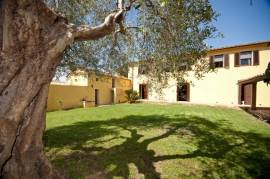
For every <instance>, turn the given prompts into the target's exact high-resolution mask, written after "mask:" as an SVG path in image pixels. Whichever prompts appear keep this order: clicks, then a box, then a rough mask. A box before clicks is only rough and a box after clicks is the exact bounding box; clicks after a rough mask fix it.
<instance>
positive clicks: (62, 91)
mask: <svg viewBox="0 0 270 179" xmlns="http://www.w3.org/2000/svg"><path fill="white" fill-rule="evenodd" d="M83 98H86V99H87V100H88V99H92V94H91V93H90V92H89V91H88V87H82V86H67V85H55V84H51V85H50V89H49V96H48V101H47V110H48V111H53V110H60V109H69V108H76V107H82V102H81V101H82V99H83ZM88 105H91V104H88ZM92 105H93V104H92Z"/></svg>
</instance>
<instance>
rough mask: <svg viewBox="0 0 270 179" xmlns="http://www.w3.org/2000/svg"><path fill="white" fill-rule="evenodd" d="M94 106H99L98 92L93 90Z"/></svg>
mask: <svg viewBox="0 0 270 179" xmlns="http://www.w3.org/2000/svg"><path fill="white" fill-rule="evenodd" d="M95 105H96V106H98V105H99V90H98V89H95Z"/></svg>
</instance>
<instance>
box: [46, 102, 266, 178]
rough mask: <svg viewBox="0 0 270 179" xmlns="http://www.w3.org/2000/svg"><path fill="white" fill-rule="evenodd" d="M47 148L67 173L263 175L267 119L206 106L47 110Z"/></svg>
mask: <svg viewBox="0 0 270 179" xmlns="http://www.w3.org/2000/svg"><path fill="white" fill-rule="evenodd" d="M47 118H48V122H47V124H48V129H47V131H46V134H45V138H44V141H45V146H46V153H47V155H48V156H49V158H50V159H51V161H52V162H53V164H54V165H55V166H56V167H57V168H59V169H60V170H62V171H63V172H64V173H65V175H66V176H67V177H69V178H114V177H119V178H151V179H152V178H190V177H193V178H201V177H207V178H270V126H269V125H267V124H264V123H262V122H260V121H257V120H256V119H255V118H253V117H251V116H249V115H247V114H246V113H244V112H242V111H237V110H232V109H226V108H214V107H206V106H184V105H166V106H164V105H163V106H160V105H149V104H136V105H116V106H110V107H103V108H94V109H76V110H70V111H60V112H52V113H48V117H47Z"/></svg>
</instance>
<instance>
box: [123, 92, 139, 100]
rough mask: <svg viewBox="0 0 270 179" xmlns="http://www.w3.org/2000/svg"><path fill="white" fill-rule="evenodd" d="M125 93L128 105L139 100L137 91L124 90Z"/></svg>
mask: <svg viewBox="0 0 270 179" xmlns="http://www.w3.org/2000/svg"><path fill="white" fill-rule="evenodd" d="M125 92H126V95H127V99H128V101H129V103H135V102H136V101H137V100H138V99H139V94H138V92H137V91H134V90H132V89H130V90H126V91H125Z"/></svg>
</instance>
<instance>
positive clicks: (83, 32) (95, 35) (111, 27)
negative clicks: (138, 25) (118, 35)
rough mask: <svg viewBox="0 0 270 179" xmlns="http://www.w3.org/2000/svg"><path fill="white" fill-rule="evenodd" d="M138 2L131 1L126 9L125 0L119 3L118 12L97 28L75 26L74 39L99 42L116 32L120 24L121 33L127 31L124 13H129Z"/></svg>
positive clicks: (120, 0) (109, 16)
mask: <svg viewBox="0 0 270 179" xmlns="http://www.w3.org/2000/svg"><path fill="white" fill-rule="evenodd" d="M135 1H136V0H130V1H129V5H128V6H127V7H125V1H124V0H118V1H117V7H118V11H117V12H113V13H111V14H110V15H108V16H107V17H106V18H105V21H104V22H103V23H102V24H101V25H99V26H96V27H90V26H86V25H82V26H78V27H76V26H73V33H72V34H73V37H74V40H75V41H84V40H97V39H100V38H103V37H105V36H106V35H109V34H111V33H113V32H115V25H116V24H118V25H119V27H120V32H123V33H124V31H125V29H126V28H125V27H124V23H123V20H124V12H126V11H129V10H130V8H131V6H132V4H133V3H134V2H135Z"/></svg>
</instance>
